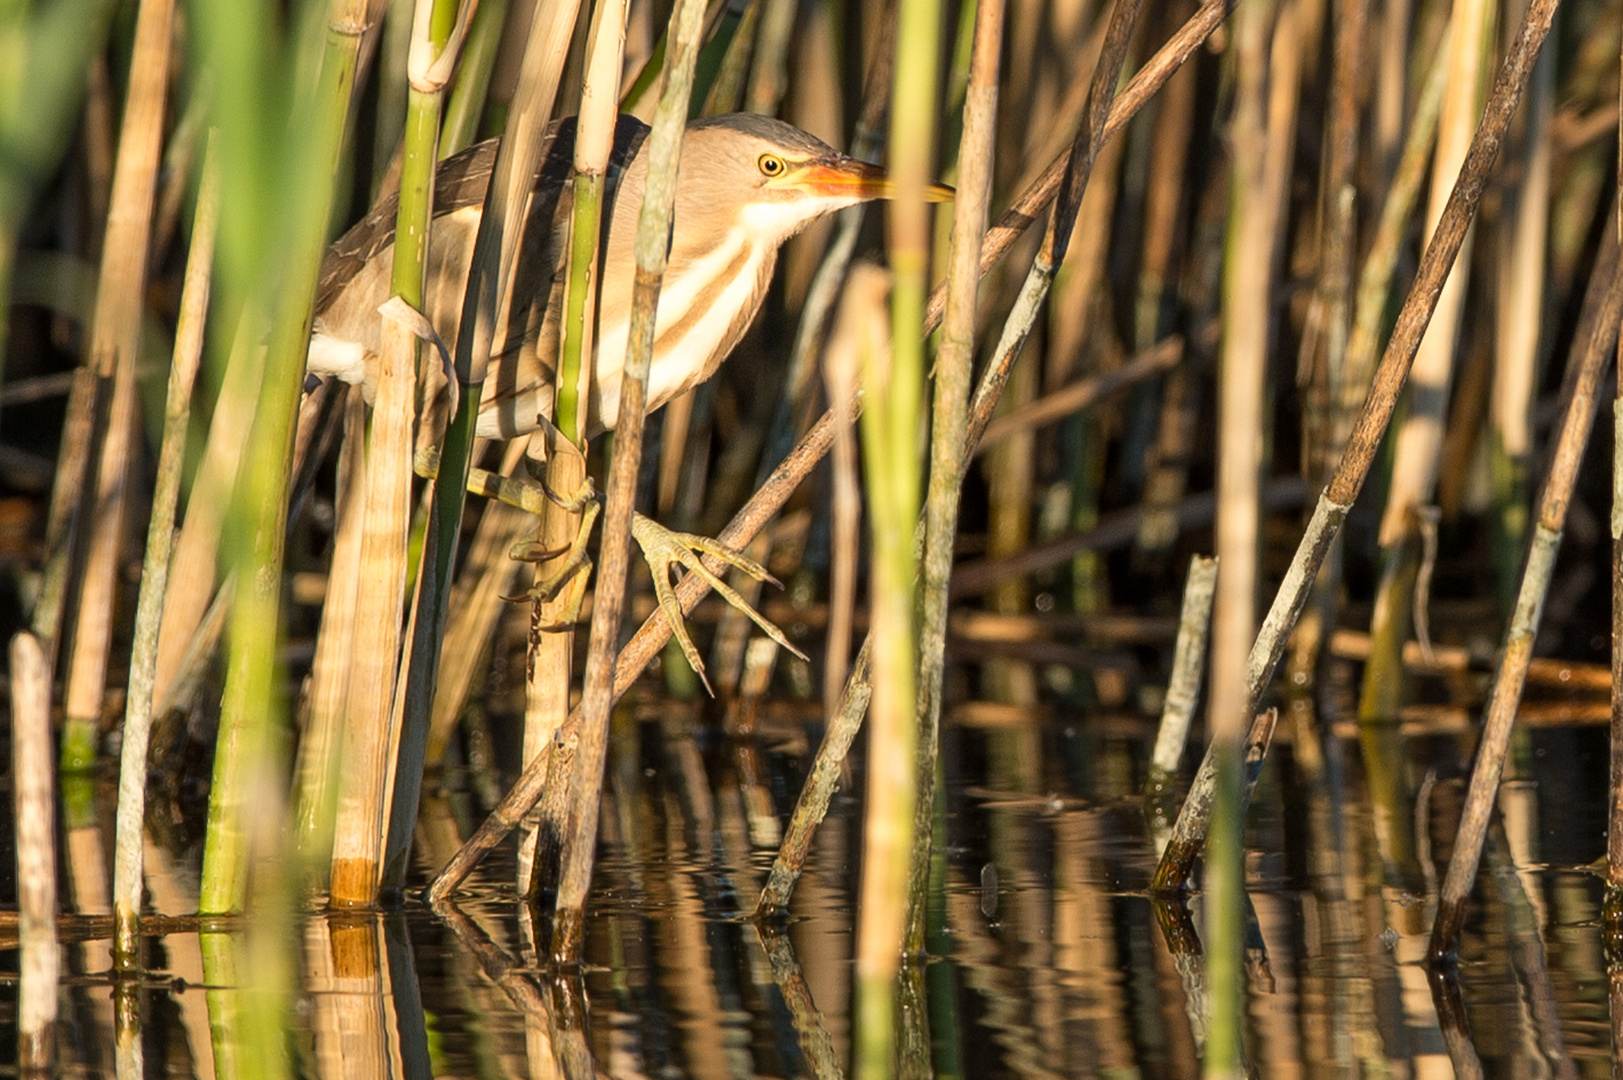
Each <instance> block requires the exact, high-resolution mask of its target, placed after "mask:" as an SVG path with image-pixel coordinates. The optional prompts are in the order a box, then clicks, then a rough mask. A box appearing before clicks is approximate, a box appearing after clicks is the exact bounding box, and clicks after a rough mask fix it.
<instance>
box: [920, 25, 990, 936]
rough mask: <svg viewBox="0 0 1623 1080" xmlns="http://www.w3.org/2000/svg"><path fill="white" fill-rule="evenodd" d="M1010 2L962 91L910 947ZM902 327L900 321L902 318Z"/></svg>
mask: <svg viewBox="0 0 1623 1080" xmlns="http://www.w3.org/2000/svg"><path fill="white" fill-rule="evenodd" d="M1003 11H1004V4H1003V0H977V4H976V8H975V12H974V22H975V32H974V44H973V48H972V54H971V59H970V63H969V83H968V85H967V86H966V87H965V89H964V108H963V136H962V139H961V141H960V144H959V147H958V150H957V156H958V176H957V180H958V197H957V199H956V201H955V203H954V206H953V225H952V247H951V251H950V254H949V256H948V286H947V308H946V314H945V317H944V318H943V319H942V323H941V344H940V347H939V348H938V350H937V351H936V366H935V401H934V406H933V419H932V423H931V425H930V484H929V495H928V499H927V501H926V505H925V511H924V518H925V526H924V560H923V567H922V570H923V575H922V589H923V595H922V605H921V614H920V618H919V675H918V680H919V681H918V687H919V695H918V702H917V711H918V719H917V723H918V732H919V745H918V754H917V758H918V762H917V765H916V769H915V781H914V782H915V783H916V785H917V788H918V792H919V797H918V801H917V804H916V806H915V809H914V820H913V850H912V854H911V862H910V865H909V871H908V874H909V879H908V889H907V897H908V919H907V944H908V951H909V952H915V953H916V952H918V951H920V950H922V949H923V947H924V931H925V926H924V910H925V904H924V900H925V893H926V891H927V889H928V886H929V875H930V839H931V835H932V833H933V832H934V828H933V826H934V821H935V777H936V771H937V761H936V756H937V753H936V751H937V740H938V735H939V731H940V724H941V681H942V672H943V661H944V658H945V654H946V646H947V585H948V580H949V578H951V576H952V553H953V542H954V540H955V538H956V537H957V535H958V501H959V496H960V494H961V491H962V481H963V475H964V456H965V455H966V454H967V453H968V452H969V447H968V446H967V445H966V443H965V434H966V432H967V430H968V427H969V392H970V386H971V371H970V367H971V364H972V362H973V361H974V358H975V300H976V295H977V292H978V286H979V284H980V274H979V273H978V270H979V261H980V250H981V238H982V237H983V236H984V235H985V233H986V217H987V206H988V204H989V202H990V200H991V190H992V163H993V147H994V146H995V144H996V139H995V136H996V132H997V94H998V86H997V82H998V56H999V54H1000V52H1001V50H1002V45H1003ZM898 325H900V324H898Z"/></svg>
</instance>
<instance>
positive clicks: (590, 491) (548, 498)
mask: <svg viewBox="0 0 1623 1080" xmlns="http://www.w3.org/2000/svg"><path fill="white" fill-rule="evenodd" d="M468 490H469V491H470V492H472V493H473V494H475V495H483V496H485V497H487V498H491V499H497V500H499V501H501V502H504V503H507V504H508V505H509V506H516V507H518V508H519V509H520V510H524V511H527V512H529V513H531V514H535V515H536V516H538V517H539V516H541V515H542V514H545V513H547V512H548V511H549V509H551V508H554V507H556V508H558V509H562V510H565V511H567V512H569V513H572V514H580V515H581V521H580V527H579V528H578V529H577V530H576V531H575V538H574V539H573V540H572V541H570V544H569V546H568V547H567V548H564V549H563V550H562V551H560V550H558V549H555V548H548V547H546V546H544V545H543V544H541V543H540V542H539V541H536V540H524V541H521V542H519V543H517V544H515V545H513V547H512V549H511V550H510V551H509V552H508V555H509V557H510V558H514V559H518V560H520V561H523V562H546V561H548V560H550V559H554V558H556V557H557V556H559V555H563V556H564V560H563V564H562V565H561V566H559V567H558V569H557V570H555V571H553V572H552V573H551V574H549V575H548V576H547V577H546V578H545V579H544V580H542V581H538V582H536V583H535V584H534V585H533V586H531V587H530V590H529V592H528V595H529V597H530V599H531V600H534V601H538V602H541V603H545V602H546V601H548V600H551V599H553V598H554V597H556V596H557V595H558V594H559V593H560V592H562V591H563V589H564V586H566V585H569V584H570V583H571V582H573V583H574V588H573V589H571V591H570V595H569V603H568V604H567V605H566V607H565V613H564V615H563V617H562V618H561V619H560V620H559V624H560V625H570V624H572V623H574V621H575V619H576V617H578V616H579V615H580V609H581V605H582V604H583V603H584V602H585V600H586V579H587V577H588V576H589V575H588V573H587V572H588V571H590V570H591V567H592V559H591V556H589V555H588V554H587V553H586V545H587V541H588V540H589V539H590V538H591V535H592V528H593V526H595V525H596V524H597V518H598V515H599V514H600V513H602V510H603V504H602V501H601V500H600V499H599V498H598V494H597V489H596V488H594V487H593V486H592V481H591V478H590V477H587V478H586V479H585V480H583V481H582V483H581V486H580V488H579V489H577V490H576V491H573V492H569V493H568V494H563V495H560V494H558V493H557V492H555V491H553V490H552V489H551V488H549V487H548V486H547V484H546V481H544V480H525V479H522V478H519V477H515V476H499V475H497V474H496V473H493V472H490V471H488V470H486V469H473V470H470V471H469V473H468Z"/></svg>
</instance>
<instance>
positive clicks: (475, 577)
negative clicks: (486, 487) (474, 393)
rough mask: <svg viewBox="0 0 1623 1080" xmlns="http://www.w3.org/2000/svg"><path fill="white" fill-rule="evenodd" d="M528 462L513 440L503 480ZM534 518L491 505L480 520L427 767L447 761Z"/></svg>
mask: <svg viewBox="0 0 1623 1080" xmlns="http://www.w3.org/2000/svg"><path fill="white" fill-rule="evenodd" d="M523 457H524V443H523V442H522V441H521V440H518V439H514V440H511V441H510V442H509V443H508V444H507V446H506V448H505V449H504V450H503V457H502V463H501V474H502V475H503V476H506V475H509V474H511V473H512V472H513V470H514V469H516V468H518V467H519V466H520V464H521V462H522V461H523ZM533 521H534V518H533V517H532V516H531V515H529V514H527V513H525V512H524V511H523V510H520V509H518V508H517V507H515V506H509V505H508V504H506V503H503V502H497V501H494V500H493V501H491V502H489V503H488V504H487V505H486V506H485V510H484V513H483V514H482V515H480V518H479V524H478V526H476V528H475V530H474V535H473V539H472V540H471V541H470V542H469V544H468V554H467V559H466V561H465V562H464V564H463V568H462V571H461V574H460V576H459V577H458V580H457V584H456V586H455V588H454V589H453V591H452V593H451V604H450V608H451V617H450V618H449V619H448V620H447V621H446V624H445V641H444V644H443V646H442V647H441V649H440V657H439V665H440V671H439V677H438V678H437V679H436V680H435V682H434V707H433V712H432V714H431V716H430V719H429V725H428V746H427V753H426V755H425V758H424V760H425V763H426V764H427V766H428V767H429V768H435V767H437V766H438V765H439V764H440V761H441V760H442V759H443V758H444V756H445V748H446V746H447V745H448V744H449V743H450V739H451V732H452V730H453V729H454V728H455V726H456V722H457V718H458V717H459V716H460V715H461V713H462V708H463V706H464V705H465V704H466V703H467V699H468V693H469V691H470V689H471V688H472V686H473V682H474V679H475V678H476V677H477V674H478V671H479V665H480V663H481V661H482V660H486V659H487V658H488V655H489V645H490V639H491V635H492V634H494V633H495V631H496V626H497V624H498V623H499V622H500V621H501V617H502V615H503V613H504V612H506V610H507V605H508V603H509V601H508V600H507V596H508V594H509V593H510V592H511V591H512V588H513V580H514V578H515V577H516V576H517V574H518V569H519V565H520V564H519V563H518V562H517V561H516V560H514V559H512V558H509V557H508V552H509V551H511V550H512V548H513V545H514V544H516V543H518V542H519V538H520V537H521V536H522V535H523V534H524V533H525V532H526V531H527V530H528V529H530V528H531V527H532V523H533Z"/></svg>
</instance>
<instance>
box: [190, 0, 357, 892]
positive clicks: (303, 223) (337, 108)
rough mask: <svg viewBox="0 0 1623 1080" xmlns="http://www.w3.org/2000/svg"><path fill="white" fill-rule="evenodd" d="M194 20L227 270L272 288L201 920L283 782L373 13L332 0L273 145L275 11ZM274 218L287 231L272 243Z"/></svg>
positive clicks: (241, 514)
mask: <svg viewBox="0 0 1623 1080" xmlns="http://www.w3.org/2000/svg"><path fill="white" fill-rule="evenodd" d="M200 12H201V14H200V17H199V18H198V19H197V24H198V26H197V29H198V33H199V37H200V39H201V44H202V48H203V50H204V52H205V55H208V56H210V57H211V59H212V60H213V61H214V63H215V66H216V74H217V78H218V79H219V82H220V88H219V95H220V97H219V101H218V103H217V105H216V109H217V116H218V119H219V124H220V128H221V132H222V137H221V145H220V152H221V161H220V167H221V196H222V199H223V200H224V202H223V203H222V219H221V235H222V240H223V241H225V243H224V244H223V250H222V256H224V258H222V263H223V264H224V266H223V268H224V269H226V270H227V271H228V272H229V273H230V274H231V275H232V279H231V283H232V284H233V285H234V286H235V288H236V289H237V290H240V291H239V292H238V293H237V297H239V298H240V297H241V296H243V295H251V294H252V293H251V292H250V290H253V289H255V287H256V285H263V286H270V284H271V281H272V280H274V281H275V285H274V287H273V289H274V291H273V292H271V293H270V295H269V297H268V300H267V302H266V306H267V309H268V313H269V315H270V328H269V342H268V345H267V348H266V352H265V359H264V365H265V366H264V381H263V385H262V389H261V392H260V396H259V408H258V410H257V412H256V414H255V417H254V424H253V428H252V430H251V433H250V436H249V439H248V442H247V449H246V453H245V457H244V461H243V471H242V476H241V478H240V481H239V484H238V487H237V491H236V495H235V498H234V500H233V504H232V511H231V526H232V527H231V529H230V534H229V535H230V539H231V543H230V545H229V546H230V550H231V558H232V562H233V563H234V566H235V572H236V574H237V580H238V581H239V582H240V583H242V584H241V586H240V587H239V589H238V590H237V599H236V607H235V610H234V611H233V613H232V624H231V625H232V632H231V652H230V658H229V660H228V662H227V667H226V687H225V698H224V701H223V703H222V707H221V717H220V734H219V743H218V748H217V750H216V753H215V764H214V786H213V788H212V790H211V792H210V798H209V815H208V832H207V838H206V841H205V846H204V853H203V880H202V888H201V892H200V896H199V910H200V911H203V912H207V913H218V912H227V911H239V910H241V909H242V907H243V904H244V901H245V900H246V897H247V876H248V865H249V856H250V851H249V844H248V836H247V827H248V824H249V821H250V819H251V818H252V817H253V816H254V814H255V813H257V812H258V810H257V809H253V804H252V802H251V801H250V799H251V796H252V793H253V790H254V785H255V781H256V779H258V778H259V777H262V776H264V775H272V776H280V775H281V757H282V748H281V741H282V731H281V721H282V708H281V694H280V692H279V690H280V688H279V686H278V684H277V679H276V653H277V643H278V637H279V634H278V623H279V619H280V615H281V579H282V557H283V545H284V536H285V531H286V525H285V522H286V517H287V500H288V484H289V479H290V478H289V465H290V460H291V456H292V443H293V420H294V417H295V415H296V413H297V410H298V406H299V395H300V392H301V388H302V386H303V383H304V356H305V351H306V348H307V345H308V342H309V338H310V319H311V310H310V308H311V300H312V298H313V297H314V296H315V283H316V274H317V271H318V270H319V268H320V265H321V256H322V251H323V248H324V244H325V239H326V228H327V218H328V215H329V212H330V208H331V205H332V193H333V180H334V176H335V175H336V172H337V164H338V154H339V149H340V145H341V142H342V137H343V130H344V118H345V116H346V114H347V112H348V109H349V99H350V93H351V91H352V90H353V87H354V77H355V65H356V59H357V56H358V53H359V49H360V39H361V31H362V29H363V28H364V26H365V20H366V14H367V12H366V7H365V5H364V4H363V3H361V2H360V0H335V2H334V4H333V6H332V8H331V14H330V19H329V23H328V27H327V33H326V36H325V47H324V49H323V62H322V64H321V75H320V81H319V83H318V85H317V87H316V90H315V95H314V97H313V99H309V100H307V101H301V102H300V105H301V107H300V108H299V109H298V113H297V115H298V116H299V118H300V120H301V122H300V123H298V124H295V125H294V128H295V130H296V134H290V135H288V136H287V137H286V142H285V143H282V142H281V140H280V138H278V136H279V135H280V132H281V124H282V123H283V122H284V120H283V117H282V116H281V114H280V112H279V110H278V109H277V108H276V107H275V106H276V104H277V100H278V95H277V94H275V93H267V89H268V88H270V87H273V86H275V85H276V84H275V83H274V82H273V80H272V78H271V76H270V72H269V71H268V70H267V65H268V63H269V61H270V59H271V58H270V57H269V56H267V55H264V53H263V52H262V51H261V50H263V49H264V48H265V43H266V42H267V41H269V40H271V35H269V34H268V32H267V30H266V27H267V25H268V17H269V12H268V11H265V10H260V9H259V8H257V7H255V6H254V5H243V4H239V3H220V4H212V5H205V6H204V7H203V8H201V9H200ZM306 119H308V122H307V123H306V122H302V121H304V120H306ZM279 144H280V145H279ZM278 150H280V151H281V153H278ZM279 166H280V167H279ZM282 168H286V169H288V170H290V171H288V172H285V173H284V172H283V171H282ZM278 211H280V212H278ZM271 222H275V223H276V224H277V226H278V227H280V229H281V230H282V232H281V234H280V237H279V241H278V243H277V244H276V245H275V247H274V248H273V247H272V245H271V243H270V235H269V230H270V229H271V227H272V226H271ZM273 250H276V251H278V252H279V253H280V254H281V255H282V258H283V259H285V262H284V263H282V267H283V268H284V269H283V270H282V272H281V273H280V274H278V275H277V276H276V278H275V279H272V278H271V276H270V274H269V273H267V271H266V268H265V266H264V265H263V264H262V263H261V262H260V260H261V259H263V258H265V257H266V255H267V253H269V252H271V251H273Z"/></svg>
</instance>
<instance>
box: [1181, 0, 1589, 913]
mask: <svg viewBox="0 0 1623 1080" xmlns="http://www.w3.org/2000/svg"><path fill="white" fill-rule="evenodd" d="M1557 2H1558V0H1534V3H1533V4H1532V6H1531V7H1530V8H1529V9H1528V13H1527V18H1526V19H1525V20H1524V21H1523V23H1522V27H1521V30H1520V31H1519V32H1518V34H1517V36H1516V41H1515V43H1514V45H1513V46H1512V48H1511V50H1510V52H1509V53H1508V54H1507V55H1506V57H1505V60H1504V63H1503V65H1502V66H1501V67H1500V69H1499V73H1498V76H1497V77H1496V79H1495V80H1494V86H1493V91H1492V93H1491V94H1490V95H1489V98H1488V103H1487V106H1486V108H1485V109H1484V114H1483V120H1482V125H1481V127H1479V128H1478V129H1477V133H1476V136H1475V138H1474V139H1473V140H1472V143H1471V149H1470V152H1469V153H1468V154H1467V155H1466V158H1465V163H1464V165H1462V166H1461V168H1460V174H1459V178H1458V180H1457V181H1456V183H1455V185H1454V190H1453V193H1452V194H1451V195H1450V197H1449V202H1448V206H1447V207H1446V208H1445V210H1444V212H1443V215H1442V217H1441V219H1440V220H1439V222H1438V226H1437V229H1436V230H1435V232H1434V233H1433V236H1432V240H1431V242H1430V243H1429V244H1427V245H1426V250H1425V253H1424V255H1423V256H1422V257H1421V261H1420V268H1419V271H1418V273H1417V274H1416V278H1415V282H1414V285H1413V287H1412V288H1411V289H1410V291H1409V295H1408V297H1407V299H1406V300H1405V301H1404V304H1403V308H1402V310H1401V311H1400V312H1399V313H1398V319H1397V324H1396V326H1395V327H1394V328H1393V332H1392V337H1391V339H1390V340H1389V341H1388V343H1387V347H1386V352H1385V354H1384V355H1383V357H1382V359H1381V364H1380V367H1379V368H1378V369H1377V371H1376V376H1375V379H1374V384H1373V386H1372V387H1371V389H1370V393H1369V397H1368V399H1367V400H1366V402H1365V406H1364V410H1363V412H1362V413H1361V414H1360V416H1359V418H1358V422H1357V424H1356V425H1355V426H1354V428H1353V431H1352V434H1351V437H1350V439H1349V440H1348V444H1347V449H1346V451H1345V452H1344V454H1343V455H1342V459H1341V464H1340V465H1339V466H1338V467H1337V469H1336V473H1335V475H1334V476H1333V477H1332V478H1331V480H1330V484H1329V486H1328V487H1326V489H1325V490H1324V492H1323V494H1321V495H1320V497H1319V502H1318V505H1317V506H1316V507H1315V508H1314V512H1313V518H1312V520H1311V521H1310V522H1309V525H1308V529H1307V532H1306V534H1305V535H1304V536H1303V538H1302V541H1301V543H1300V545H1299V546H1298V547H1297V549H1296V554H1295V556H1294V558H1293V559H1292V562H1291V566H1290V569H1289V570H1288V571H1287V573H1286V576H1285V579H1284V581H1283V583H1282V584H1281V585H1280V588H1279V591H1278V593H1277V594H1276V595H1275V597H1274V601H1273V604H1272V606H1271V607H1270V608H1269V611H1268V614H1267V616H1266V617H1265V618H1264V620H1263V625H1262V630H1261V632H1260V633H1259V634H1258V636H1257V640H1256V643H1255V644H1254V645H1253V646H1252V650H1251V655H1250V658H1249V659H1248V661H1247V665H1246V681H1247V698H1248V700H1249V701H1252V702H1255V701H1257V700H1258V699H1259V698H1260V697H1261V696H1262V692H1263V690H1264V688H1265V687H1266V685H1267V683H1268V681H1269V680H1270V679H1271V678H1272V676H1273V672H1274V669H1275V667H1277V666H1278V663H1279V659H1280V656H1281V655H1283V653H1284V649H1285V645H1286V642H1287V640H1288V639H1289V636H1290V632H1291V630H1292V628H1294V626H1295V624H1296V620H1297V618H1298V617H1299V616H1300V615H1301V612H1302V608H1303V607H1304V606H1305V605H1306V603H1307V598H1308V594H1309V592H1310V590H1311V588H1312V584H1313V581H1314V578H1315V576H1316V575H1317V574H1318V570H1319V567H1320V565H1322V563H1323V561H1324V556H1325V553H1326V552H1327V551H1328V550H1329V547H1330V544H1331V542H1332V541H1333V540H1334V537H1335V535H1336V533H1337V532H1338V531H1339V530H1340V527H1341V524H1342V522H1343V521H1345V520H1346V516H1347V512H1348V511H1349V510H1350V509H1351V507H1352V503H1353V502H1354V500H1356V498H1357V497H1358V492H1359V490H1360V488H1362V487H1363V483H1364V480H1365V478H1366V477H1367V476H1368V475H1369V469H1370V466H1371V464H1372V463H1373V462H1374V459H1375V454H1376V452H1377V451H1378V449H1379V448H1380V445H1381V442H1382V439H1383V437H1384V434H1385V431H1386V427H1387V423H1388V421H1389V420H1390V419H1391V416H1392V411H1393V409H1394V408H1395V407H1396V404H1397V398H1398V394H1399V393H1400V391H1401V390H1402V387H1403V381H1404V378H1405V376H1406V375H1407V372H1408V366H1409V363H1410V361H1411V360H1412V359H1413V358H1414V354H1415V351H1416V350H1417V349H1418V348H1419V344H1420V337H1421V335H1422V334H1423V333H1424V332H1425V327H1426V323H1427V321H1428V320H1429V318H1430V315H1431V311H1432V309H1433V307H1434V306H1435V304H1436V302H1437V297H1438V295H1439V294H1440V293H1441V291H1442V287H1443V282H1444V280H1445V279H1446V278H1447V275H1448V270H1449V268H1450V267H1451V266H1452V264H1453V262H1454V259H1455V257H1456V256H1457V255H1458V254H1459V249H1460V246H1461V244H1462V243H1463V242H1464V238H1465V232H1466V230H1467V228H1468V227H1469V226H1470V223H1471V220H1472V218H1473V217H1474V216H1475V213H1476V208H1477V205H1478V203H1479V202H1480V200H1481V197H1482V191H1483V189H1484V188H1485V187H1486V185H1487V181H1488V174H1489V172H1490V171H1491V169H1492V166H1493V162H1494V159H1495V158H1497V156H1498V153H1499V147H1500V145H1501V144H1502V142H1503V140H1504V137H1505V132H1506V131H1507V129H1508V128H1509V125H1510V120H1511V118H1512V116H1513V115H1514V114H1515V111H1516V106H1517V104H1518V102H1519V101H1520V99H1521V92H1522V89H1523V87H1525V86H1526V85H1527V79H1528V77H1529V75H1530V73H1531V71H1532V67H1533V62H1534V61H1535V60H1536V59H1537V56H1538V51H1539V48H1540V47H1541V46H1542V45H1543V43H1544V39H1545V37H1546V36H1547V35H1548V33H1549V29H1550V23H1551V21H1552V20H1553V18H1554V15H1555V8H1556V5H1557ZM1210 764H1211V755H1210V754H1208V755H1207V761H1206V762H1205V763H1203V764H1202V768H1201V772H1202V773H1203V774H1204V773H1206V772H1208V766H1209V765H1210ZM1199 782H1200V780H1199V778H1198V777H1197V784H1198V783H1199ZM1209 813H1210V802H1209V795H1208V796H1207V798H1205V799H1197V798H1196V797H1195V792H1194V791H1193V790H1192V791H1191V793H1190V798H1188V799H1186V800H1185V802H1184V807H1183V810H1182V811H1181V812H1180V813H1179V815H1178V824H1177V827H1176V830H1175V833H1174V836H1173V840H1172V842H1171V843H1170V844H1169V845H1168V846H1167V850H1166V853H1165V854H1164V855H1163V857H1162V859H1161V865H1160V866H1159V867H1158V868H1157V869H1156V874H1155V880H1154V883H1153V886H1152V887H1153V888H1154V889H1155V890H1156V891H1167V890H1179V889H1182V888H1183V886H1184V884H1185V883H1186V882H1187V880H1188V876H1189V871H1190V869H1191V867H1192V866H1193V864H1194V859H1195V855H1196V854H1197V853H1198V852H1199V850H1200V847H1201V844H1202V843H1203V842H1204V841H1205V836H1206V829H1207V826H1208V823H1209Z"/></svg>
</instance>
